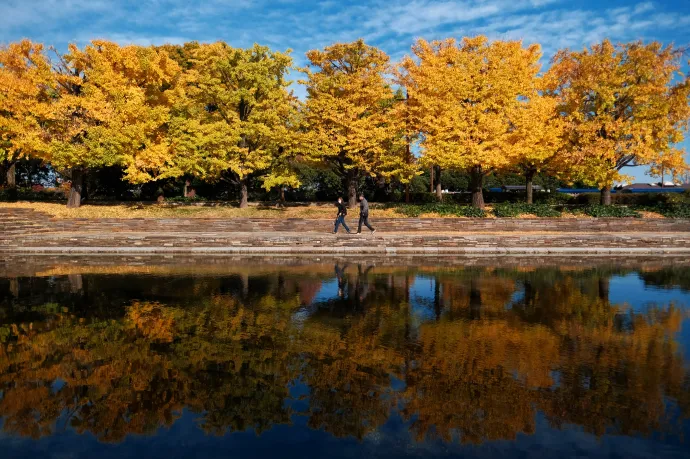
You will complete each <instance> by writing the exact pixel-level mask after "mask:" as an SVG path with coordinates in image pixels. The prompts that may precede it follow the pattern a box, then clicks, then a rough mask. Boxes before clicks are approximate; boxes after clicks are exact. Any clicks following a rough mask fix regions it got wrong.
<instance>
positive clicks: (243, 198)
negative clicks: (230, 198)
mask: <svg viewBox="0 0 690 459" xmlns="http://www.w3.org/2000/svg"><path fill="white" fill-rule="evenodd" d="M247 182H249V178H247V177H244V178H243V179H241V180H240V209H245V208H247V207H248V206H249V191H247V190H248V186H247Z"/></svg>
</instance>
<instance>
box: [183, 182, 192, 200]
mask: <svg viewBox="0 0 690 459" xmlns="http://www.w3.org/2000/svg"><path fill="white" fill-rule="evenodd" d="M189 185H190V182H189V180H185V181H184V188H182V197H183V198H186V197H187V193H188V192H189Z"/></svg>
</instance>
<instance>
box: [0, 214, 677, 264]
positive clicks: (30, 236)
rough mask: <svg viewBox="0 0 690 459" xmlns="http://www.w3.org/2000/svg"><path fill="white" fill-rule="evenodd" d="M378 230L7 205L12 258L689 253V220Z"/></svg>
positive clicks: (417, 225) (399, 223) (495, 222)
mask: <svg viewBox="0 0 690 459" xmlns="http://www.w3.org/2000/svg"><path fill="white" fill-rule="evenodd" d="M373 223H374V224H375V225H377V226H378V228H379V230H378V231H377V232H376V234H373V235H372V234H370V233H369V232H368V230H365V232H364V233H362V234H360V235H356V234H346V233H339V234H337V235H334V234H332V233H331V231H332V222H331V221H330V220H304V219H288V220H284V221H282V220H275V219H232V220H227V219H226V220H221V219H194V218H189V219H185V218H176V219H170V218H167V219H165V218H158V219H69V220H67V219H53V218H51V217H50V216H48V215H46V214H42V213H39V212H35V211H33V210H30V209H16V208H12V209H9V208H4V209H3V208H0V251H1V252H3V253H5V254H10V253H15V254H16V253H85V254H87V253H123V254H137V253H142V254H145V253H146V254H150V253H161V254H166V253H210V254H224V253H227V254H232V253H267V254H268V253H324V254H326V253H330V254H346V253H375V254H481V253H487V254H490V253H499V254H500V253H503V254H519V253H557V254H568V253H572V254H586V253H615V254H662V253H667V254H684V253H690V220H672V219H551V220H546V219H533V220H521V219H460V218H449V219H445V218H444V219H441V218H438V219H434V218H428V219H419V218H410V219H379V220H374V222H373Z"/></svg>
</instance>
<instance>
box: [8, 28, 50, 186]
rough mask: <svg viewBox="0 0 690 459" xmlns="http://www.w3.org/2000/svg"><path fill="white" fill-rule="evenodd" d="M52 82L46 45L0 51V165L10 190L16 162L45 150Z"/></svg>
mask: <svg viewBox="0 0 690 459" xmlns="http://www.w3.org/2000/svg"><path fill="white" fill-rule="evenodd" d="M51 79H52V74H51V66H50V62H49V60H48V59H47V57H46V55H45V53H44V49H43V45H41V44H38V43H32V42H31V41H29V40H22V41H21V42H19V43H11V44H9V45H8V46H6V47H2V48H0V163H1V164H2V169H3V170H4V171H5V173H6V177H7V186H8V187H9V188H14V187H15V186H16V178H15V176H16V174H15V166H16V162H17V161H18V160H19V159H24V158H29V157H36V156H38V151H39V150H41V149H42V147H43V146H44V142H42V141H41V129H40V125H41V123H42V122H43V120H44V119H45V118H46V117H47V116H48V113H49V104H48V102H49V101H50V98H51V94H50V81H51Z"/></svg>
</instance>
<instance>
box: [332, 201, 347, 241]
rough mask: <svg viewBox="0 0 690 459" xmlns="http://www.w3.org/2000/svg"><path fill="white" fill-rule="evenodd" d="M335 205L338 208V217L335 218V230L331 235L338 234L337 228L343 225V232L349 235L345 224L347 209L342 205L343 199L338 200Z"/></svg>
mask: <svg viewBox="0 0 690 459" xmlns="http://www.w3.org/2000/svg"><path fill="white" fill-rule="evenodd" d="M335 205H336V206H338V215H337V216H336V217H335V228H334V229H333V234H335V233H337V232H338V226H340V225H341V224H342V225H343V228H345V231H347V233H348V234H350V228H348V227H347V223H345V216H346V215H347V207H345V204H343V198H338V202H336V203H335Z"/></svg>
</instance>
